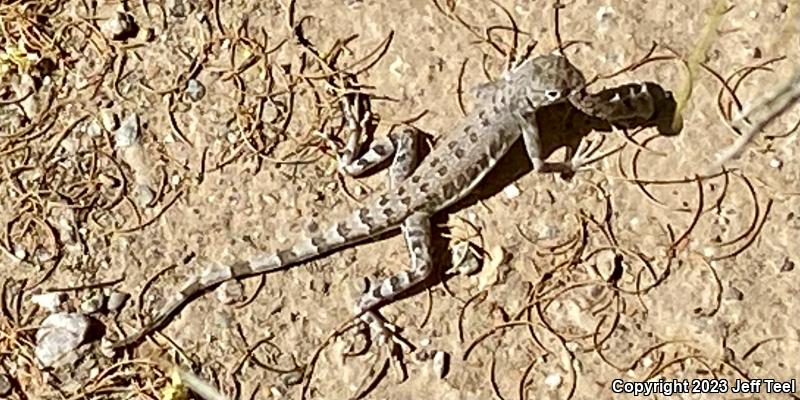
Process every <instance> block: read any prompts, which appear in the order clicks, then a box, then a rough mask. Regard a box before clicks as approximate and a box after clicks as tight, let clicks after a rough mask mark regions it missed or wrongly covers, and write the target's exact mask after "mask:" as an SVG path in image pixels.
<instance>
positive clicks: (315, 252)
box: [111, 207, 405, 349]
mask: <svg viewBox="0 0 800 400" xmlns="http://www.w3.org/2000/svg"><path fill="white" fill-rule="evenodd" d="M404 214H405V213H396V214H394V215H391V216H390V215H387V214H386V213H384V212H378V211H377V210H376V209H375V208H371V207H364V208H360V209H358V210H356V211H354V212H353V213H352V214H351V215H350V216H349V217H348V218H346V219H344V220H342V221H340V222H337V223H335V224H333V225H331V226H330V228H328V229H327V230H320V229H319V227H318V226H317V225H316V224H315V223H311V224H310V225H309V226H308V231H309V232H308V233H309V236H308V237H307V238H305V239H302V240H300V241H298V242H296V243H295V244H294V245H293V246H292V247H291V248H288V249H285V250H281V251H277V252H273V253H267V254H261V255H259V256H256V257H253V258H250V259H249V260H241V261H237V262H234V263H233V264H231V265H221V264H212V265H210V266H209V267H208V269H207V270H206V271H205V272H204V273H203V274H202V275H200V276H194V277H192V278H191V279H189V280H187V281H186V282H185V283H184V284H183V285H182V286H181V288H180V290H178V292H177V293H176V294H175V295H173V296H172V298H171V299H169V301H167V303H166V304H165V305H164V307H162V308H161V309H160V310H159V312H158V314H156V315H155V316H154V317H153V318H152V319H151V320H150V321H149V322H148V323H146V324H145V325H144V326H143V327H142V328H141V329H140V330H139V331H137V332H135V333H134V334H132V335H130V336H128V337H125V338H123V339H121V340H119V341H117V342H114V343H113V344H111V348H112V349H120V348H125V347H128V346H130V345H132V344H135V343H138V342H139V341H140V340H142V339H143V338H144V337H145V336H146V335H148V334H150V333H151V332H153V331H154V330H156V329H159V328H161V327H163V326H164V325H165V324H166V323H167V321H168V320H169V318H170V317H172V316H173V315H174V314H176V313H177V312H178V311H180V309H182V308H183V307H184V306H185V305H186V304H187V303H188V302H189V301H190V300H192V299H194V298H196V297H198V296H199V295H201V294H203V293H206V292H208V291H209V290H210V289H212V288H214V287H216V286H217V285H219V284H221V283H223V282H225V281H228V280H231V279H239V278H245V277H249V276H254V275H260V274H263V273H267V272H271V271H276V270H280V269H285V268H289V267H292V266H294V265H297V264H300V263H302V262H305V261H310V260H311V259H315V258H318V257H321V256H324V255H327V254H329V253H331V252H333V251H335V250H338V249H340V248H342V247H347V246H350V245H354V244H357V243H360V242H363V241H365V240H368V239H370V238H373V237H375V236H377V235H380V234H382V233H384V232H386V231H389V230H391V229H394V228H396V227H398V226H399V225H400V222H402V219H403V217H404Z"/></svg>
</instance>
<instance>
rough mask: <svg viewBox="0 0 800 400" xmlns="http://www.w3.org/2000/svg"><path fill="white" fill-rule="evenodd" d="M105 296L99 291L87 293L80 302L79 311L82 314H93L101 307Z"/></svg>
mask: <svg viewBox="0 0 800 400" xmlns="http://www.w3.org/2000/svg"><path fill="white" fill-rule="evenodd" d="M105 301H106V296H105V295H103V292H101V291H99V290H98V291H95V292H92V293H89V296H88V297H87V298H86V299H85V300H83V301H82V302H81V312H83V313H84V314H94V313H96V312H98V311H100V309H101V308H103V304H104V303H105Z"/></svg>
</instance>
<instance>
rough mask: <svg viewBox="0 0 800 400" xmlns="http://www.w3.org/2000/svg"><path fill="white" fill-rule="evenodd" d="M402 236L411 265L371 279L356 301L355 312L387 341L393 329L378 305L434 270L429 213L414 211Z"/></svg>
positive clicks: (426, 276) (428, 275)
mask: <svg viewBox="0 0 800 400" xmlns="http://www.w3.org/2000/svg"><path fill="white" fill-rule="evenodd" d="M401 229H402V231H403V237H404V238H405V241H406V245H407V247H408V251H409V255H410V261H411V268H410V269H409V270H407V271H402V272H399V273H397V274H394V275H392V276H390V277H388V278H384V279H383V280H382V281H380V282H379V283H378V284H377V285H373V284H372V283H371V282H370V283H369V285H368V286H367V288H366V290H365V291H364V294H363V295H362V296H361V298H360V299H359V300H358V303H357V304H356V308H355V312H356V314H358V315H362V319H363V320H364V321H365V322H367V323H368V324H369V325H370V329H371V331H373V332H374V333H376V334H377V335H378V338H379V340H380V341H385V340H386V339H387V335H389V334H390V332H389V331H388V330H387V328H386V327H385V326H384V324H383V320H382V318H381V317H380V316H378V315H377V312H376V308H377V307H379V306H381V305H385V304H386V303H389V302H391V301H392V300H395V299H396V298H397V297H398V296H400V295H401V294H403V293H404V292H406V291H407V290H409V289H411V288H412V287H414V286H416V285H417V284H419V283H421V282H423V281H425V280H426V279H428V278H429V277H430V276H431V273H432V272H433V259H432V257H431V223H430V216H429V215H428V214H427V213H422V212H417V213H414V214H411V215H410V216H409V217H408V218H406V220H405V221H403V224H402V226H401Z"/></svg>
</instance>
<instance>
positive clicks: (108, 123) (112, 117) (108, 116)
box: [100, 109, 119, 132]
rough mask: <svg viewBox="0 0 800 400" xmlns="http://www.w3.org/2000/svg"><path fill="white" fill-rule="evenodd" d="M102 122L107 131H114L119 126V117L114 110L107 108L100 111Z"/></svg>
mask: <svg viewBox="0 0 800 400" xmlns="http://www.w3.org/2000/svg"><path fill="white" fill-rule="evenodd" d="M100 123H101V124H103V128H105V129H106V130H107V131H109V132H113V131H115V130H116V129H117V128H119V117H117V114H115V113H114V112H113V111H111V110H109V109H105V110H103V111H100Z"/></svg>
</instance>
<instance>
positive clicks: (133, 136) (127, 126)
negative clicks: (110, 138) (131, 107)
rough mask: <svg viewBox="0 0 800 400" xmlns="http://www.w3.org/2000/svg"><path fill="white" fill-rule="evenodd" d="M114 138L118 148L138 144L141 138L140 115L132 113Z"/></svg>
mask: <svg viewBox="0 0 800 400" xmlns="http://www.w3.org/2000/svg"><path fill="white" fill-rule="evenodd" d="M114 140H115V141H116V144H117V148H125V147H130V146H133V145H134V144H136V143H137V142H138V140H139V115H138V114H136V113H131V115H129V116H128V117H127V118H125V121H123V122H122V126H120V127H119V129H117V130H116V131H115V132H114Z"/></svg>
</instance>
